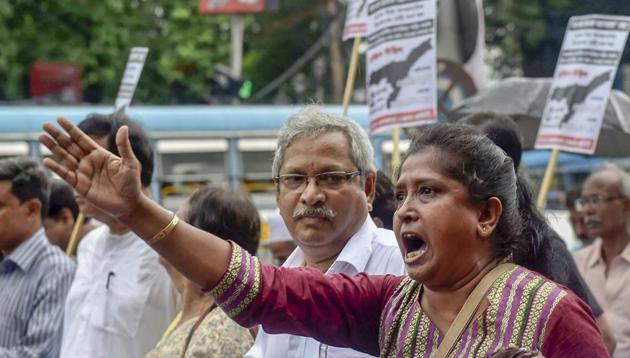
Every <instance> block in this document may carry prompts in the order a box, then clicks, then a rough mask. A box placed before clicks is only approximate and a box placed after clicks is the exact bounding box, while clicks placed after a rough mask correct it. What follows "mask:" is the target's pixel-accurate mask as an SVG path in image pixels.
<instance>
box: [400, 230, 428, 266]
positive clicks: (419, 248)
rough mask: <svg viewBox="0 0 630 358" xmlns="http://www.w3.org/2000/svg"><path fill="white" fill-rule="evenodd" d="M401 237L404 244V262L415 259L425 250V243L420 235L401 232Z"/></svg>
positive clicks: (411, 261)
mask: <svg viewBox="0 0 630 358" xmlns="http://www.w3.org/2000/svg"><path fill="white" fill-rule="evenodd" d="M401 238H402V243H403V245H404V246H405V257H404V259H405V263H408V264H409V263H413V262H415V261H417V260H418V259H420V257H422V255H423V254H424V253H425V252H426V251H427V243H426V241H424V239H423V238H422V237H421V236H419V235H417V234H415V233H411V232H407V233H403V234H402V236H401Z"/></svg>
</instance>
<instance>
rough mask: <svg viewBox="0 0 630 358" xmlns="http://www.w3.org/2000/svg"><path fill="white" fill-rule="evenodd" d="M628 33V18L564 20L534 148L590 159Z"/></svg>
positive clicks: (629, 20) (629, 25)
mask: <svg viewBox="0 0 630 358" xmlns="http://www.w3.org/2000/svg"><path fill="white" fill-rule="evenodd" d="M629 30H630V17H627V16H607V15H586V16H574V17H572V18H571V19H569V24H568V25H567V31H566V33H565V35H564V40H563V42H562V49H561V50H560V55H559V57H558V63H557V65H556V69H555V73H554V76H553V82H552V84H551V88H550V90H549V96H548V98H547V104H546V105H545V110H544V113H543V117H542V120H541V121H540V128H539V130H538V136H537V137H536V144H535V148H536V149H553V148H558V149H560V150H563V151H567V152H574V153H582V154H593V153H594V152H595V148H596V147H597V139H598V137H599V132H600V129H601V126H602V122H603V119H604V112H605V110H606V103H607V101H608V96H609V95H610V89H611V87H612V83H613V79H614V77H615V73H616V71H617V66H618V65H619V60H620V59H621V56H622V54H623V49H624V47H625V44H626V39H627V38H628V31H629Z"/></svg>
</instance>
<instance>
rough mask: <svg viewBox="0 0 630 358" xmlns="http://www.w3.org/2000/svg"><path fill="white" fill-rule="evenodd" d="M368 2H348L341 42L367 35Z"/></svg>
mask: <svg viewBox="0 0 630 358" xmlns="http://www.w3.org/2000/svg"><path fill="white" fill-rule="evenodd" d="M367 5H368V0H348V2H347V5H346V22H345V24H344V26H343V40H344V41H345V40H348V39H352V38H355V37H365V36H367V34H368V13H367V9H368V7H367Z"/></svg>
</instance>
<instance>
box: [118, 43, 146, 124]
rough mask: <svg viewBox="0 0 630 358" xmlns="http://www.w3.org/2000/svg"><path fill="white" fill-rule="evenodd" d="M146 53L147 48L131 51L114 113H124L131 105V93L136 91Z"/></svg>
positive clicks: (136, 48)
mask: <svg viewBox="0 0 630 358" xmlns="http://www.w3.org/2000/svg"><path fill="white" fill-rule="evenodd" d="M148 53H149V49H148V48H147V47H134V48H132V49H131V52H130V53H129V59H128V60H127V66H125V73H124V74H123V78H122V80H121V81H120V88H119V89H118V95H117V96H116V102H115V104H114V109H115V111H116V112H118V111H123V112H124V111H125V109H127V108H128V107H129V105H130V104H131V100H132V98H133V93H134V92H135V91H136V86H137V85H138V81H139V80H140V75H141V74H142V68H143V67H144V61H145V60H146V59H147V55H148Z"/></svg>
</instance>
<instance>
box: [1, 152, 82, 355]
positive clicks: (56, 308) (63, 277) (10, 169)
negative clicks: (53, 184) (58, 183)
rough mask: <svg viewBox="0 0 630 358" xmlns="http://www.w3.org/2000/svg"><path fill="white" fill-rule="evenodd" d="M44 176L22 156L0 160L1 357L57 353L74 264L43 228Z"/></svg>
mask: <svg viewBox="0 0 630 358" xmlns="http://www.w3.org/2000/svg"><path fill="white" fill-rule="evenodd" d="M47 207H48V179H47V178H46V174H45V173H44V171H43V170H42V169H41V168H40V167H39V166H38V165H37V164H36V163H35V162H33V161H32V160H30V159H27V158H10V159H3V160H0V251H1V252H2V256H3V257H4V259H2V260H0V357H3V358H12V357H16V358H18V357H19V358H28V357H33V358H34V357H38V358H39V357H57V356H58V355H59V347H60V346H61V327H62V322H63V305H64V302H65V300H66V295H67V293H68V289H69V288H70V284H71V283H72V277H73V275H74V270H75V265H74V262H72V260H71V259H70V258H68V257H67V256H66V255H65V254H64V253H63V252H62V251H61V250H59V248H57V247H55V246H53V245H51V244H50V243H49V242H48V240H47V239H46V235H45V233H44V229H43V228H42V217H44V216H45V215H46V210H47Z"/></svg>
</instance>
